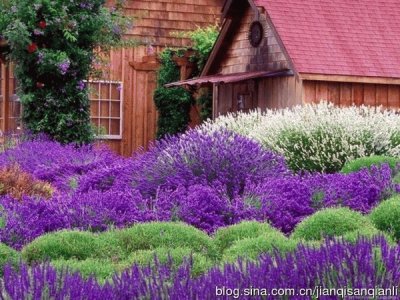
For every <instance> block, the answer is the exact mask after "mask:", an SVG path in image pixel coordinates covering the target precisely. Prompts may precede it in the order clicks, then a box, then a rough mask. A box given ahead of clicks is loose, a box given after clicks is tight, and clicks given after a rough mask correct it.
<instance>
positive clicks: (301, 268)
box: [0, 237, 400, 300]
mask: <svg viewBox="0 0 400 300" xmlns="http://www.w3.org/2000/svg"><path fill="white" fill-rule="evenodd" d="M156 262H157V261H156ZM399 262H400V247H399V246H397V247H390V246H389V245H388V244H387V243H386V241H385V239H384V238H383V237H377V238H375V239H373V240H367V239H359V240H358V241H357V243H355V244H352V243H348V242H345V241H330V240H327V241H326V242H325V244H323V245H322V246H321V247H320V248H314V247H307V246H299V247H298V248H297V250H295V251H294V252H292V253H288V254H286V255H281V254H279V253H275V254H264V255H262V256H260V258H259V259H258V260H257V261H255V262H251V261H242V260H239V261H238V262H236V263H234V264H227V265H225V266H224V267H223V268H220V267H215V268H213V269H211V270H210V271H209V272H208V273H206V274H204V275H202V276H200V277H196V278H193V277H191V276H190V272H191V262H190V261H188V262H187V263H185V264H184V265H182V266H181V267H180V269H179V270H178V271H175V270H174V269H173V263H172V262H171V261H170V262H168V263H166V264H159V263H156V267H139V266H137V265H134V266H133V267H132V268H131V269H129V270H127V271H124V272H122V274H116V275H115V276H114V277H113V279H112V280H111V281H109V282H107V283H105V284H104V285H100V284H99V283H98V282H97V281H96V280H95V279H94V278H93V277H91V278H89V279H88V280H85V279H83V278H82V277H81V275H80V274H79V273H71V272H69V271H68V270H64V271H63V272H57V271H56V270H55V269H54V268H53V267H51V266H50V265H49V264H42V265H37V266H34V267H33V268H32V269H30V268H29V267H28V266H26V265H24V264H22V265H21V266H20V267H19V269H18V270H15V269H13V268H12V267H10V266H7V267H6V268H5V270H4V280H3V281H0V295H2V297H6V298H11V299H27V298H28V299H33V300H35V299H43V298H46V299H48V298H51V299H53V298H54V299H70V300H74V299H215V298H217V293H219V295H220V296H219V297H218V299H232V295H234V296H236V293H239V292H240V291H242V292H243V291H244V289H249V288H253V291H256V289H262V291H264V293H265V292H268V291H269V292H271V291H272V289H280V288H286V289H287V288H290V289H293V291H294V295H292V296H290V297H288V298H290V299H304V296H300V295H296V292H299V291H300V289H310V291H311V290H313V291H314V293H316V291H321V289H319V287H324V288H344V287H348V288H372V289H373V288H375V287H379V288H383V289H391V288H392V287H397V286H398V285H399V284H400V269H399V268H398V265H399ZM222 289H224V291H225V292H226V291H227V290H228V289H229V291H230V293H231V294H230V296H227V295H226V294H225V295H221V294H222ZM259 291H260V290H259ZM233 293H235V294H233ZM238 296H239V294H238ZM315 296H318V295H316V294H314V297H315ZM319 296H320V295H319ZM309 297H310V298H311V296H309ZM237 298H239V297H237ZM321 298H322V299H332V298H334V299H337V298H339V297H338V296H335V297H324V296H322V297H321ZM364 298H367V297H364ZM240 299H276V296H272V295H267V296H262V295H254V294H253V295H252V296H243V295H242V296H241V297H240Z"/></svg>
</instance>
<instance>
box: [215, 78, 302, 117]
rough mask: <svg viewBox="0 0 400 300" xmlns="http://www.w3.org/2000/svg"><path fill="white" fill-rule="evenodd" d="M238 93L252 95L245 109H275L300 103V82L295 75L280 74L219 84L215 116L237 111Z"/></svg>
mask: <svg viewBox="0 0 400 300" xmlns="http://www.w3.org/2000/svg"><path fill="white" fill-rule="evenodd" d="M246 85H247V87H246ZM238 93H247V94H250V95H252V96H253V99H251V100H250V99H249V103H251V107H246V108H245V110H247V109H255V108H257V107H258V108H261V109H267V108H269V109H277V108H281V107H291V106H294V105H298V104H301V101H302V84H301V82H300V81H299V79H296V77H295V76H282V77H269V78H263V79H258V80H248V81H242V82H238V83H232V84H222V85H219V86H218V99H216V100H215V101H216V109H217V112H216V114H215V116H218V115H224V114H227V113H228V112H237V111H238V108H237V95H238ZM246 100H247V99H246Z"/></svg>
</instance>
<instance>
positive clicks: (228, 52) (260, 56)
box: [213, 7, 289, 74]
mask: <svg viewBox="0 0 400 300" xmlns="http://www.w3.org/2000/svg"><path fill="white" fill-rule="evenodd" d="M254 20H255V17H254V11H253V10H252V8H251V7H248V8H247V10H246V13H245V14H244V16H243V17H242V18H241V19H240V18H239V19H237V20H234V22H238V24H234V25H232V27H233V30H232V35H233V37H232V40H231V41H229V42H228V41H227V43H226V44H227V46H226V49H224V51H222V52H223V53H224V54H223V56H222V57H221V58H222V59H221V62H220V63H218V64H217V66H215V67H214V66H213V73H222V74H231V73H240V72H247V71H261V70H262V71H265V70H266V71H269V70H270V71H277V70H282V69H289V63H288V60H287V59H286V57H285V55H284V52H283V51H282V49H281V47H280V45H279V44H278V41H277V38H276V37H275V34H274V32H273V30H272V28H271V26H270V25H269V23H268V21H267V19H266V17H265V14H264V13H261V14H260V22H261V23H262V24H263V27H264V30H265V32H264V39H263V41H262V42H261V44H260V46H258V47H256V48H255V47H253V46H251V44H250V42H249V38H248V36H249V29H250V24H251V23H252V22H253V21H254Z"/></svg>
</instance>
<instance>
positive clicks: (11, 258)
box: [0, 243, 20, 276]
mask: <svg viewBox="0 0 400 300" xmlns="http://www.w3.org/2000/svg"><path fill="white" fill-rule="evenodd" d="M19 260H20V256H19V253H18V252H17V251H15V250H14V249H12V248H10V247H8V246H7V245H4V244H2V243H0V276H1V275H3V269H4V266H5V265H6V264H8V263H9V264H11V265H13V266H16V265H17V264H18V263H19Z"/></svg>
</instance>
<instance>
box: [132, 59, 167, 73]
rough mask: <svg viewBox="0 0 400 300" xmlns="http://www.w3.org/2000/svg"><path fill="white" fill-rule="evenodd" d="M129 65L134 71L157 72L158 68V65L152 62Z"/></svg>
mask: <svg viewBox="0 0 400 300" xmlns="http://www.w3.org/2000/svg"><path fill="white" fill-rule="evenodd" d="M129 65H130V66H131V67H132V68H134V69H135V70H136V71H157V69H158V68H159V67H160V65H159V64H158V63H154V62H132V61H130V62H129Z"/></svg>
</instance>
